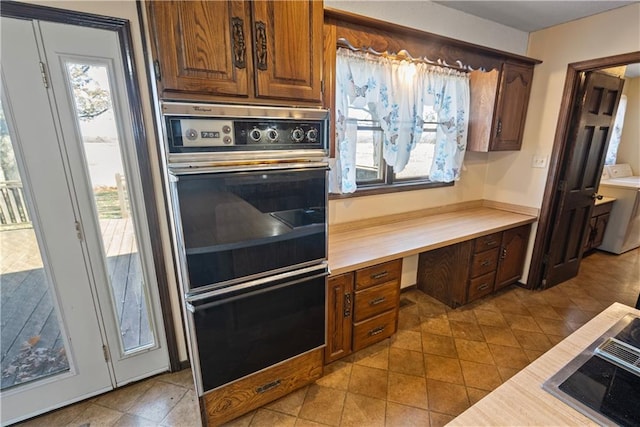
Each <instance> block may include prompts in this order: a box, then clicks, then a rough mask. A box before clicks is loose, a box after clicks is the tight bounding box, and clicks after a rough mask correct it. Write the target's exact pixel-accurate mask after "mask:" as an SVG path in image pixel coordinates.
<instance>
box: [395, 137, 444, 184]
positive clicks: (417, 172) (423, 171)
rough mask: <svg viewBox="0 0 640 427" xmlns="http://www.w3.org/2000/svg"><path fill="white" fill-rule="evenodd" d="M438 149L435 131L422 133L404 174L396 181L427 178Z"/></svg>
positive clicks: (400, 174) (397, 176)
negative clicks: (435, 150)
mask: <svg viewBox="0 0 640 427" xmlns="http://www.w3.org/2000/svg"><path fill="white" fill-rule="evenodd" d="M435 147H436V132H435V130H433V131H431V130H427V128H425V130H423V131H422V137H421V138H420V141H418V143H417V144H416V146H415V147H414V148H413V150H411V157H409V163H407V165H406V166H405V168H404V169H403V170H402V172H400V173H397V174H396V180H411V179H419V178H422V179H424V178H427V177H428V176H429V171H430V170H431V164H432V163H433V153H434V149H435Z"/></svg>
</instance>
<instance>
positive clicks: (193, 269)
mask: <svg viewBox="0 0 640 427" xmlns="http://www.w3.org/2000/svg"><path fill="white" fill-rule="evenodd" d="M162 112H163V125H164V131H165V135H164V136H165V138H164V139H165V141H164V142H165V144H164V157H165V163H166V169H165V171H166V174H167V175H166V178H167V182H168V187H169V193H170V202H171V215H170V217H171V223H172V224H171V226H172V229H173V232H174V246H175V254H176V258H177V259H176V264H177V266H178V269H179V279H180V282H181V283H180V287H181V291H182V298H183V304H184V308H185V320H186V327H187V335H188V339H189V348H190V356H191V363H192V368H193V370H194V378H195V383H196V388H197V391H198V394H199V395H200V396H202V395H203V394H205V393H207V392H208V391H210V390H213V389H216V388H218V387H220V386H223V385H226V384H228V383H231V382H233V381H235V380H238V379H240V378H242V377H245V376H247V375H250V374H252V373H255V372H258V371H260V370H262V369H265V368H267V367H269V366H272V365H274V364H277V363H280V362H283V361H285V360H288V359H290V358H293V357H296V356H298V355H301V354H304V353H305V352H308V351H312V350H315V349H317V348H320V347H322V346H324V344H325V298H326V278H327V275H328V267H327V217H326V208H327V171H328V163H327V158H326V155H327V136H328V112H327V111H326V110H322V109H311V108H278V107H259V106H231V105H212V104H195V103H178V102H166V103H164V104H162Z"/></svg>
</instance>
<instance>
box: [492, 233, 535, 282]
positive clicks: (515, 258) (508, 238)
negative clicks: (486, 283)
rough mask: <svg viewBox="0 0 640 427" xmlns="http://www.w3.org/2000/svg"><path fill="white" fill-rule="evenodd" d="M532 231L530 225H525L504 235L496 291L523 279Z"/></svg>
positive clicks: (497, 270) (497, 271)
mask: <svg viewBox="0 0 640 427" xmlns="http://www.w3.org/2000/svg"><path fill="white" fill-rule="evenodd" d="M530 230H531V226H530V225H523V226H520V227H517V228H512V229H511V230H506V231H504V232H503V233H502V244H501V246H500V257H499V260H498V268H497V269H496V282H495V286H494V291H497V290H499V289H502V288H504V287H505V286H508V285H510V284H512V283H515V282H517V281H518V280H519V279H520V278H521V277H522V268H523V266H524V257H525V255H526V254H527V244H528V243H529V234H530Z"/></svg>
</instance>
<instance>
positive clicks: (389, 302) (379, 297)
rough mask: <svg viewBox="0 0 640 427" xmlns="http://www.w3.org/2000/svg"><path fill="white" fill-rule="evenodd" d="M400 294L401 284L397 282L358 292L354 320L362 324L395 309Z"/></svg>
mask: <svg viewBox="0 0 640 427" xmlns="http://www.w3.org/2000/svg"><path fill="white" fill-rule="evenodd" d="M399 293H400V284H399V283H398V281H397V280H394V281H393V282H387V283H385V284H383V285H378V286H374V287H371V288H368V289H365V290H363V291H359V292H356V298H355V310H354V314H355V319H354V320H355V321H356V322H360V321H362V320H364V319H367V318H369V317H371V316H375V315H376V314H380V313H382V312H384V311H387V310H389V309H392V308H395V307H396V305H397V303H398V294H399Z"/></svg>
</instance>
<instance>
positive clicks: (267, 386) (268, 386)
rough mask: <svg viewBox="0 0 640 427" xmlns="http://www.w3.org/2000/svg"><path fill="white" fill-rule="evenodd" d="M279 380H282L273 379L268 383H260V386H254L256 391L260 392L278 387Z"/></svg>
mask: <svg viewBox="0 0 640 427" xmlns="http://www.w3.org/2000/svg"><path fill="white" fill-rule="evenodd" d="M281 382H282V380H275V381H271V382H270V383H266V384H264V385H261V386H260V387H256V393H258V394H262V393H264V392H266V391H269V390H271V389H274V388H276V387H278V386H279V385H280V383H281Z"/></svg>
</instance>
